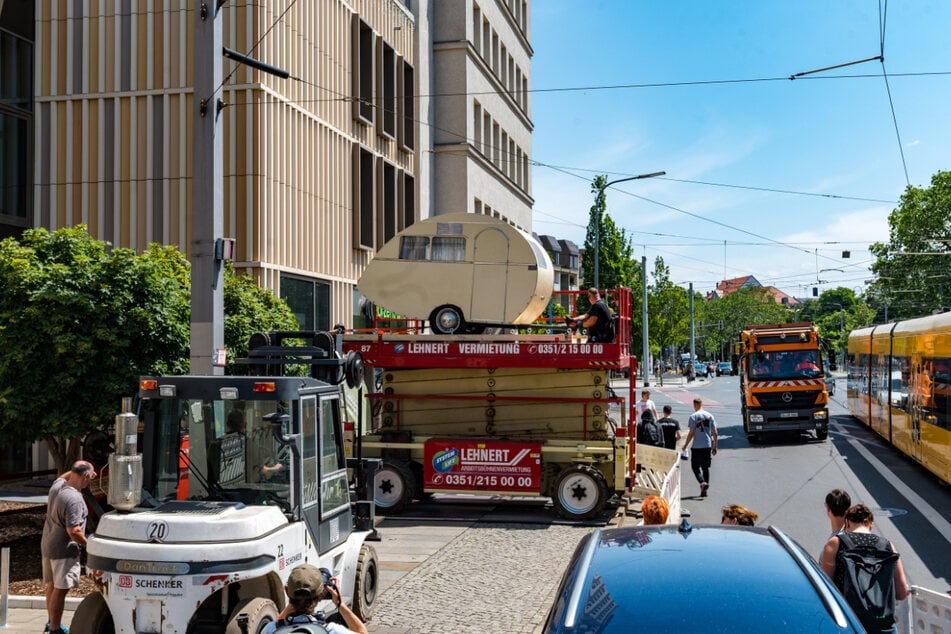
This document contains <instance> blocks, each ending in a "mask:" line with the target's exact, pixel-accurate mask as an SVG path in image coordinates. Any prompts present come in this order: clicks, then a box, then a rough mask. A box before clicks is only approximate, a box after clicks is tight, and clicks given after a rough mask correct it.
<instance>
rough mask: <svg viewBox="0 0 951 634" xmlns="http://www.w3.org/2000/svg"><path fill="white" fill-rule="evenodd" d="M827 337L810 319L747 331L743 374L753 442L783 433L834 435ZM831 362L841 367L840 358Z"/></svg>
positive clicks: (744, 406) (745, 421)
mask: <svg viewBox="0 0 951 634" xmlns="http://www.w3.org/2000/svg"><path fill="white" fill-rule="evenodd" d="M823 345H824V343H823V341H822V340H821V338H820V337H819V331H818V329H817V328H816V327H815V326H814V325H812V324H810V323H794V324H764V325H756V326H748V327H747V328H746V329H744V330H743V332H742V334H741V343H740V350H739V352H740V357H739V374H740V398H741V405H742V415H743V430H744V431H745V432H746V434H747V436H748V438H749V439H750V440H751V441H758V440H761V439H763V438H764V437H765V436H766V435H767V434H769V433H773V432H779V431H811V432H813V433H815V435H816V438H817V439H819V440H825V439H826V438H828V435H829V393H828V389H827V386H826V373H825V371H824V370H823V367H824V363H825V361H824V359H823V354H822V353H823ZM827 361H828V365H829V368H830V369H831V370H835V362H834V358H828V359H827Z"/></svg>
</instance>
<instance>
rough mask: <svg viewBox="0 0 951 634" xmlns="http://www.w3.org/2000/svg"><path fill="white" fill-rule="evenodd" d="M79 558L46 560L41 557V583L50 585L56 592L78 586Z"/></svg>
mask: <svg viewBox="0 0 951 634" xmlns="http://www.w3.org/2000/svg"><path fill="white" fill-rule="evenodd" d="M79 573H80V567H79V558H78V557H76V558H73V557H67V558H66V559H48V558H46V557H43V583H52V584H53V587H54V588H56V589H57V590H69V589H70V588H75V587H77V586H79Z"/></svg>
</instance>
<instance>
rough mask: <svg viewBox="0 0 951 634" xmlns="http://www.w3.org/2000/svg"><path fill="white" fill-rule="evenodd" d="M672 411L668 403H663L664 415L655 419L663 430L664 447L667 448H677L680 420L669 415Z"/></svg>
mask: <svg viewBox="0 0 951 634" xmlns="http://www.w3.org/2000/svg"><path fill="white" fill-rule="evenodd" d="M673 411H674V410H673V409H671V407H670V405H664V417H663V418H661V419H660V420H659V421H657V422H658V423H660V428H661V429H662V430H663V431H664V447H666V448H667V449H677V441H678V440H680V421H679V420H677V419H676V418H672V417H671V414H672V413H673Z"/></svg>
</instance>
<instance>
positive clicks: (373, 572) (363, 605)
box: [352, 544, 380, 621]
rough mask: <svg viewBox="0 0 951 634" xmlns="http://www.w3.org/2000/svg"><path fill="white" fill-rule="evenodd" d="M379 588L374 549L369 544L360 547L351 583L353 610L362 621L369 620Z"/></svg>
mask: <svg viewBox="0 0 951 634" xmlns="http://www.w3.org/2000/svg"><path fill="white" fill-rule="evenodd" d="M379 589H380V562H379V559H377V556H376V549H375V548H374V547H373V546H371V545H370V544H363V546H361V547H360V556H359V558H358V559H357V577H356V579H355V580H354V583H353V608H352V609H353V612H354V614H356V615H357V616H358V617H360V619H361V620H362V621H369V620H370V618H371V617H372V616H373V610H374V608H375V607H376V595H377V593H378V592H379Z"/></svg>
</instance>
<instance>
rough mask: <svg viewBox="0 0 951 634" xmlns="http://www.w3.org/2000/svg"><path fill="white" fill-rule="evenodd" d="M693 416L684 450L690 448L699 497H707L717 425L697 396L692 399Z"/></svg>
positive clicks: (690, 419)
mask: <svg viewBox="0 0 951 634" xmlns="http://www.w3.org/2000/svg"><path fill="white" fill-rule="evenodd" d="M693 409H694V412H693V414H691V415H690V418H689V419H688V420H687V427H688V428H689V429H690V431H688V432H687V440H685V441H684V449H687V448H688V447H690V443H691V441H693V448H692V449H691V450H690V468H691V469H693V474H694V476H696V478H697V482H699V483H700V497H703V498H705V497H707V489H709V488H710V461H711V458H710V457H711V456H715V455H717V423H716V421H715V420H714V419H713V415H712V414H710V412H708V411H707V410H705V409H703V399H701V398H700V397H699V396H698V397H697V398H695V399H693Z"/></svg>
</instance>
